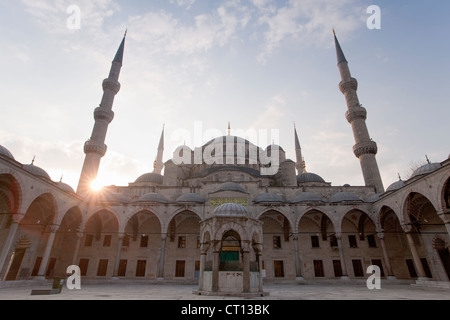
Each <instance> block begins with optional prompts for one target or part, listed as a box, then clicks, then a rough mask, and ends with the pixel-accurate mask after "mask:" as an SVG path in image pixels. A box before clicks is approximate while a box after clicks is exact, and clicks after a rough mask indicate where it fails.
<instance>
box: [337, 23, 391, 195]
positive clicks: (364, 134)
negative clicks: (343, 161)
mask: <svg viewBox="0 0 450 320" xmlns="http://www.w3.org/2000/svg"><path fill="white" fill-rule="evenodd" d="M333 35H334V41H335V45H336V56H337V61H338V68H339V73H340V75H341V80H342V81H341V82H340V83H339V89H340V90H341V92H342V93H343V94H344V96H345V99H346V102H347V107H348V111H347V112H346V118H347V121H348V122H349V123H350V124H351V126H352V130H353V135H354V137H355V142H356V144H355V146H354V147H353V152H354V154H355V156H356V157H357V158H358V159H359V161H360V163H361V169H362V173H363V176H364V181H365V184H366V186H372V187H374V188H375V190H376V192H377V193H382V192H384V187H383V181H382V180H381V175H380V170H379V169H378V164H377V160H376V158H375V155H376V154H377V152H378V147H377V144H376V143H375V141H373V140H372V139H371V138H370V135H369V131H368V129H367V125H366V119H367V110H366V109H365V108H363V107H362V105H361V104H360V103H359V99H358V95H357V93H356V90H357V89H358V81H357V80H356V79H355V78H353V77H352V76H351V73H350V69H349V67H348V61H347V59H346V58H345V56H344V53H343V51H342V48H341V45H340V44H339V41H338V39H337V37H336V33H335V32H334V30H333Z"/></svg>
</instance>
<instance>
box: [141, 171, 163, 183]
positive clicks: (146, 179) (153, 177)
mask: <svg viewBox="0 0 450 320" xmlns="http://www.w3.org/2000/svg"><path fill="white" fill-rule="evenodd" d="M134 183H156V184H162V183H163V176H162V175H160V174H158V173H153V172H150V173H146V174H143V175H142V176H140V177H139V178H137V179H136V181H135V182H134Z"/></svg>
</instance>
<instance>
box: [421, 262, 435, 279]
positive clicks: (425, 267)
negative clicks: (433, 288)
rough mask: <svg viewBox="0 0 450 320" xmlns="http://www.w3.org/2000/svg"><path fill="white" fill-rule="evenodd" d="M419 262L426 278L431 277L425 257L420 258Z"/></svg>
mask: <svg viewBox="0 0 450 320" xmlns="http://www.w3.org/2000/svg"><path fill="white" fill-rule="evenodd" d="M420 262H421V263H422V267H423V271H425V275H426V276H427V278H433V276H432V275H431V270H430V266H429V265H428V262H427V259H426V258H420Z"/></svg>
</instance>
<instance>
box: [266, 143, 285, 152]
mask: <svg viewBox="0 0 450 320" xmlns="http://www.w3.org/2000/svg"><path fill="white" fill-rule="evenodd" d="M272 149H275V150H276V149H278V150H279V151H281V152H284V150H283V148H282V147H280V146H279V145H277V144H271V145H270V146H268V147H267V148H266V151H270V150H272Z"/></svg>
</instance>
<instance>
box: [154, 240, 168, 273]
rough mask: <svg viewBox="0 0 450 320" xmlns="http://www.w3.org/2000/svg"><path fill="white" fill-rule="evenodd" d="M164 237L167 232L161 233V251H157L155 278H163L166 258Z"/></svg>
mask: <svg viewBox="0 0 450 320" xmlns="http://www.w3.org/2000/svg"><path fill="white" fill-rule="evenodd" d="M166 239H167V234H165V233H163V234H161V251H160V253H159V262H158V268H157V272H156V274H157V278H159V279H164V263H165V260H166Z"/></svg>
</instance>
